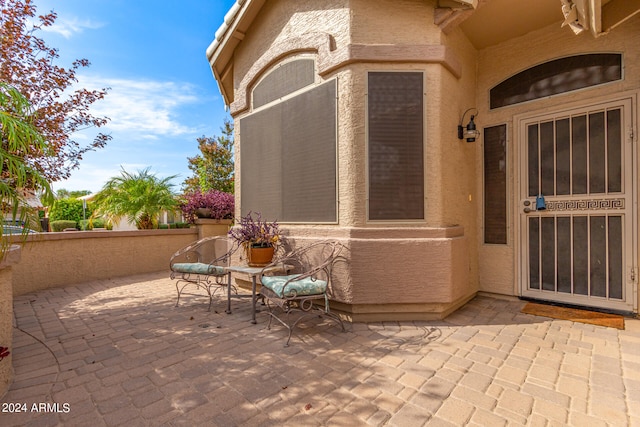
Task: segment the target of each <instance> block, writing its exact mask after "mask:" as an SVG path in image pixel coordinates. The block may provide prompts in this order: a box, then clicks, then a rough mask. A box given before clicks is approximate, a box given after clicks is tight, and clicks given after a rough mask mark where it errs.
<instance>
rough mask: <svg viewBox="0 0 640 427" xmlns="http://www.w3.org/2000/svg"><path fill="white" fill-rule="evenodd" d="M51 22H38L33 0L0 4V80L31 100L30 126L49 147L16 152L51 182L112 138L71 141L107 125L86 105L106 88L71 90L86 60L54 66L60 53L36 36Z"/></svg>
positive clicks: (49, 16) (7, 0)
mask: <svg viewBox="0 0 640 427" xmlns="http://www.w3.org/2000/svg"><path fill="white" fill-rule="evenodd" d="M55 20H56V14H55V13H53V12H51V13H48V14H46V15H41V16H38V17H37V18H36V6H35V5H34V4H33V1H32V0H0V41H1V44H0V81H3V82H6V83H8V84H10V85H11V86H13V87H15V88H16V89H17V90H18V91H20V93H22V95H23V96H24V97H26V98H27V100H28V101H29V102H30V104H31V105H32V107H33V108H34V109H35V111H34V113H35V114H34V115H33V122H32V123H33V125H34V126H35V127H36V129H37V130H38V131H39V132H40V133H41V134H42V135H43V136H44V139H45V140H46V141H47V146H48V149H47V150H41V149H39V148H38V147H36V146H32V147H27V148H26V149H25V150H24V151H21V152H20V153H14V154H15V155H19V156H22V157H23V158H24V159H25V162H27V163H29V164H31V165H32V167H34V168H35V169H37V170H39V171H40V172H41V174H42V175H43V176H44V177H45V178H47V179H48V180H49V181H50V182H53V181H58V180H60V179H65V178H68V177H69V176H70V173H71V171H72V170H73V169H75V168H77V166H78V164H79V162H80V160H81V159H82V155H83V154H84V153H85V152H87V151H90V150H94V149H97V148H100V147H103V146H104V145H105V144H106V143H107V141H108V140H109V139H110V138H111V137H110V136H108V135H105V134H102V133H99V134H98V135H97V136H96V137H95V138H94V140H93V142H92V143H90V144H89V145H88V146H81V145H80V144H79V143H78V142H76V141H74V140H73V139H71V138H72V135H73V134H74V133H75V132H77V131H80V130H83V129H87V128H92V127H100V126H103V125H104V124H106V123H107V121H108V119H107V118H105V117H94V116H93V115H91V113H90V112H89V107H90V106H91V104H93V103H94V102H96V101H98V100H99V99H102V98H103V97H104V96H105V95H106V93H107V90H108V89H106V88H105V89H102V90H87V89H76V90H73V85H74V84H75V83H77V82H78V79H77V77H76V73H77V71H78V70H79V69H80V68H83V67H88V66H89V61H88V60H86V59H79V60H76V61H74V62H73V64H72V65H71V67H69V68H62V67H59V66H57V65H55V64H54V62H55V60H56V59H57V58H58V57H59V54H58V50H57V49H54V48H50V47H48V46H47V45H46V44H45V42H44V41H43V40H42V39H41V38H39V37H37V36H36V35H35V34H36V32H37V31H38V30H41V29H42V28H44V27H49V26H51V25H52V24H53V23H54V22H55ZM33 22H35V23H33ZM3 143H4V141H3Z"/></svg>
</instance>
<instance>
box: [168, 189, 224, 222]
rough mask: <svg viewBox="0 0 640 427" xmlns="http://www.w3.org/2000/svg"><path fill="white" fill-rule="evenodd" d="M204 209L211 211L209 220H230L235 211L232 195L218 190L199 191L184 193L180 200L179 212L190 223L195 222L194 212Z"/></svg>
mask: <svg viewBox="0 0 640 427" xmlns="http://www.w3.org/2000/svg"><path fill="white" fill-rule="evenodd" d="M200 208H204V209H209V210H210V211H211V216H210V218H213V219H231V218H233V213H234V209H235V201H234V197H233V194H229V193H223V192H222V191H218V190H209V191H207V192H204V193H203V192H201V191H199V190H196V191H193V192H190V193H186V194H184V195H183V196H182V200H180V210H182V214H183V215H184V217H185V218H186V219H187V221H189V222H190V223H193V222H195V220H196V210H198V209H200Z"/></svg>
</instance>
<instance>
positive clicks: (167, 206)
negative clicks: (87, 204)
mask: <svg viewBox="0 0 640 427" xmlns="http://www.w3.org/2000/svg"><path fill="white" fill-rule="evenodd" d="M175 177H176V175H172V176H169V177H167V178H164V179H160V178H158V177H156V176H155V175H154V174H152V173H151V172H150V168H146V169H144V170H141V171H138V172H137V173H135V174H132V173H129V172H127V171H125V170H124V169H122V172H121V174H120V176H116V177H113V178H111V179H110V180H109V181H107V183H106V184H105V185H104V187H102V190H100V192H99V193H98V194H96V197H95V199H94V203H95V205H96V206H97V209H96V211H95V213H94V216H96V215H105V216H106V217H107V220H108V221H117V220H119V219H121V218H122V217H126V218H127V219H128V220H129V221H131V222H133V223H134V224H135V225H136V227H138V230H148V229H152V228H158V217H159V215H160V212H162V211H165V210H174V209H175V208H176V198H175V195H174V194H173V191H172V187H173V184H171V183H170V181H171V180H172V179H173V178H175Z"/></svg>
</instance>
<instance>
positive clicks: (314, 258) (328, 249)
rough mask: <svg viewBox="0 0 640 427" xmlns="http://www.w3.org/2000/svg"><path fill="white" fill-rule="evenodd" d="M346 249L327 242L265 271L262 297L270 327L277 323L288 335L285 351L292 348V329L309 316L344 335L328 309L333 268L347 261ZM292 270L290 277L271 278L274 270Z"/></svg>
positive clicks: (306, 248)
mask: <svg viewBox="0 0 640 427" xmlns="http://www.w3.org/2000/svg"><path fill="white" fill-rule="evenodd" d="M345 252H346V248H345V246H343V245H342V244H341V243H338V242H336V241H332V240H325V241H320V242H316V243H312V244H310V245H308V246H304V247H301V248H297V249H294V250H293V251H291V252H288V253H285V254H284V255H282V256H281V257H280V258H278V259H277V260H276V261H274V262H272V263H271V264H269V265H268V266H266V267H265V268H264V269H263V273H262V274H261V278H260V281H261V283H262V286H261V288H260V296H261V297H263V298H264V301H265V302H266V305H267V308H268V314H269V324H268V325H267V329H271V321H272V320H273V319H276V320H277V321H278V322H280V323H281V324H282V325H283V326H284V327H286V328H287V329H288V331H289V334H288V337H287V341H286V343H285V345H284V346H285V347H288V346H289V341H290V340H291V335H292V333H293V329H294V328H295V327H296V325H298V323H300V322H301V321H302V320H304V319H305V318H307V317H309V316H320V317H325V318H328V319H331V320H333V321H334V322H336V323H337V324H339V325H340V327H341V328H342V332H345V331H346V330H345V327H344V323H343V322H342V319H341V318H340V316H338V315H336V314H335V313H332V312H331V310H330V307H329V294H330V293H331V276H332V270H333V267H334V265H335V264H336V263H337V262H339V261H345V262H346V258H345ZM278 265H281V266H285V265H287V266H289V267H291V268H289V271H290V274H288V275H284V276H276V275H268V274H266V272H267V271H268V270H269V269H270V268H273V267H277V266H278Z"/></svg>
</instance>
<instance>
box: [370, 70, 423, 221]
mask: <svg viewBox="0 0 640 427" xmlns="http://www.w3.org/2000/svg"><path fill="white" fill-rule="evenodd" d="M423 82H424V76H423V73H421V72H370V73H369V75H368V94H367V95H368V98H367V100H368V101H367V104H368V106H367V112H368V146H367V149H368V178H369V194H368V196H369V204H368V209H369V219H370V220H419V219H424V88H423V86H424V83H423Z"/></svg>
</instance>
